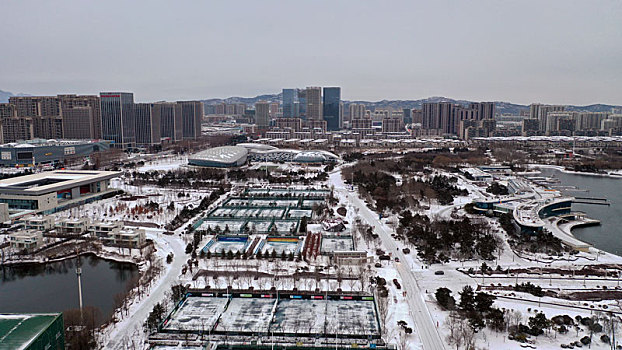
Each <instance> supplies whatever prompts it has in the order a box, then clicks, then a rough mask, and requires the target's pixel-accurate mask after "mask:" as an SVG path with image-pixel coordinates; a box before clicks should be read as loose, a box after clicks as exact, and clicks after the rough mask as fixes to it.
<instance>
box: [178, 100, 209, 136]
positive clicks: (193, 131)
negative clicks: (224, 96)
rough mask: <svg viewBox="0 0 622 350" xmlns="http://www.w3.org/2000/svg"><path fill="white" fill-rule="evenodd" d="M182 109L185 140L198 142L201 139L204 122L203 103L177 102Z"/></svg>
mask: <svg viewBox="0 0 622 350" xmlns="http://www.w3.org/2000/svg"><path fill="white" fill-rule="evenodd" d="M177 104H178V105H179V106H180V108H181V122H182V125H183V126H182V130H183V136H184V139H193V140H196V139H198V138H199V137H201V121H202V120H203V102H201V101H177Z"/></svg>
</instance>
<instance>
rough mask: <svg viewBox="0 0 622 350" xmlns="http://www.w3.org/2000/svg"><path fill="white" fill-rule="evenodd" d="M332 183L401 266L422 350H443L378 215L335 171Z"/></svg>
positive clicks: (413, 281) (410, 275)
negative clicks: (352, 191)
mask: <svg viewBox="0 0 622 350" xmlns="http://www.w3.org/2000/svg"><path fill="white" fill-rule="evenodd" d="M331 183H332V184H333V185H334V186H335V190H337V191H339V192H341V193H343V194H344V195H346V196H347V198H348V199H349V200H350V203H352V205H354V206H356V207H357V208H358V210H359V214H360V215H361V217H362V218H363V219H364V220H365V221H367V222H368V223H369V224H370V225H371V226H372V227H373V228H374V231H375V232H376V233H377V234H378V236H379V237H380V239H382V243H383V244H384V246H385V248H386V249H388V251H389V252H392V253H393V256H394V257H395V256H396V257H398V258H399V259H400V261H401V262H402V263H396V267H397V271H398V273H399V274H400V277H401V279H402V283H403V284H404V288H405V290H406V291H407V292H408V297H407V298H406V300H407V302H408V307H409V309H410V314H411V316H412V318H413V320H415V327H416V328H417V332H418V334H419V338H420V339H421V342H422V343H423V348H424V349H426V350H442V349H445V343H444V342H443V340H442V339H441V336H440V334H439V333H438V331H437V329H436V325H435V324H434V320H433V319H432V315H431V314H430V311H429V310H428V307H427V305H426V304H425V300H424V299H423V293H422V292H421V290H420V289H419V285H418V284H417V280H416V279H415V275H414V273H413V272H412V271H411V270H410V269H409V266H408V263H406V261H407V260H406V256H405V255H404V254H403V253H402V251H401V250H399V249H398V246H397V244H395V241H394V240H393V238H392V237H391V234H390V233H389V232H388V231H387V230H386V229H385V227H384V225H382V223H381V222H380V220H379V219H378V214H376V213H374V212H372V211H371V210H370V209H369V208H368V207H367V205H365V203H364V202H363V201H362V200H361V199H360V198H359V197H358V195H357V194H355V193H351V192H349V191H348V190H346V189H345V184H344V183H343V182H342V181H341V171H339V170H338V171H335V172H333V173H332V174H331Z"/></svg>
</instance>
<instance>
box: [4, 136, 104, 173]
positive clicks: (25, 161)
mask: <svg viewBox="0 0 622 350" xmlns="http://www.w3.org/2000/svg"><path fill="white" fill-rule="evenodd" d="M109 148H110V142H109V141H87V140H62V141H57V140H28V141H22V142H15V143H6V144H3V145H0V166H3V167H16V166H32V165H41V164H49V165H55V164H58V163H65V162H67V161H73V160H76V159H84V158H85V157H88V156H90V155H91V154H93V153H95V152H101V151H105V150H107V149H109Z"/></svg>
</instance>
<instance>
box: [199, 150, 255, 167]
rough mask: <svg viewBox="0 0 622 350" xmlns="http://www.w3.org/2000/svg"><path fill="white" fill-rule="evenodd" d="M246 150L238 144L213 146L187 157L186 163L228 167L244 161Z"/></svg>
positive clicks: (241, 163) (238, 164)
mask: <svg viewBox="0 0 622 350" xmlns="http://www.w3.org/2000/svg"><path fill="white" fill-rule="evenodd" d="M247 156H248V150H247V149H246V148H244V147H239V146H222V147H214V148H210V149H207V150H205V151H201V152H199V153H196V154H194V155H193V156H191V157H189V158H188V164H190V165H196V166H205V167H214V168H228V167H235V166H241V165H244V164H245V163H246V157H247Z"/></svg>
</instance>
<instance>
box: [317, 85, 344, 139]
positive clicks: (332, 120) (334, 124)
mask: <svg viewBox="0 0 622 350" xmlns="http://www.w3.org/2000/svg"><path fill="white" fill-rule="evenodd" d="M322 114H323V117H324V120H325V121H326V129H327V130H329V131H336V130H339V129H341V88H340V87H325V88H324V105H323V108H322Z"/></svg>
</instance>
